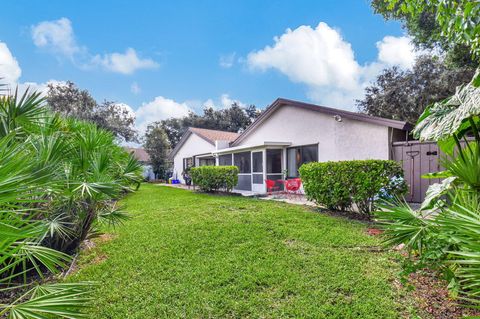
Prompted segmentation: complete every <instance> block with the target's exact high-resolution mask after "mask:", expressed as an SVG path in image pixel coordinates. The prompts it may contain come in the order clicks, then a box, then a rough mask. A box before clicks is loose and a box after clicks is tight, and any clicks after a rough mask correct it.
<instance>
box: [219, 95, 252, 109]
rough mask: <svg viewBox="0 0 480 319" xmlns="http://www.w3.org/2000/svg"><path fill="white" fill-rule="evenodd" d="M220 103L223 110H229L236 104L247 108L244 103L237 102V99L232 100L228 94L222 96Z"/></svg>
mask: <svg viewBox="0 0 480 319" xmlns="http://www.w3.org/2000/svg"><path fill="white" fill-rule="evenodd" d="M220 103H221V106H222V108H229V107H230V106H232V104H234V103H236V104H237V105H239V106H241V107H245V106H246V105H245V103H242V102H240V101H239V100H235V99H232V98H230V95H228V94H226V93H225V94H222V96H221V97H220Z"/></svg>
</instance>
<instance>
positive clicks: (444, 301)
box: [408, 270, 480, 319]
mask: <svg viewBox="0 0 480 319" xmlns="http://www.w3.org/2000/svg"><path fill="white" fill-rule="evenodd" d="M408 284H409V285H412V286H413V287H414V289H413V291H412V295H413V298H414V300H415V306H416V308H417V309H418V311H419V314H420V316H421V318H435V319H456V318H463V317H468V316H475V317H477V316H480V311H479V310H476V309H472V308H467V307H466V305H462V304H461V301H459V300H455V299H453V298H451V297H450V295H449V292H448V289H447V282H446V281H444V280H442V279H439V278H438V276H437V274H436V273H435V272H433V271H429V270H422V271H418V272H416V273H413V274H410V275H409V276H408Z"/></svg>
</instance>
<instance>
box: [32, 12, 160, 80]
mask: <svg viewBox="0 0 480 319" xmlns="http://www.w3.org/2000/svg"><path fill="white" fill-rule="evenodd" d="M31 30H32V39H33V43H34V44H35V45H36V46H37V47H39V48H44V49H46V50H50V51H52V52H53V53H55V54H57V55H59V56H63V57H67V58H69V59H70V60H71V61H72V62H73V63H74V64H75V65H77V66H79V67H81V68H83V69H90V68H92V67H97V66H99V67H102V68H103V69H105V70H108V71H111V72H116V73H121V74H132V73H134V72H135V71H137V70H141V69H155V68H157V67H158V66H159V65H158V63H157V62H155V61H154V60H152V59H149V58H140V57H139V56H138V55H137V52H136V51H135V49H133V48H127V49H126V50H125V53H120V52H112V53H106V54H103V55H100V54H91V53H89V52H88V49H87V48H86V47H83V46H80V45H79V44H78V43H77V41H76V40H75V34H74V31H73V27H72V23H71V21H70V20H69V19H67V18H61V19H59V20H53V21H43V22H40V23H39V24H37V25H34V26H32V28H31Z"/></svg>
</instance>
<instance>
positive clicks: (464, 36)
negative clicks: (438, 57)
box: [372, 0, 480, 67]
mask: <svg viewBox="0 0 480 319" xmlns="http://www.w3.org/2000/svg"><path fill="white" fill-rule="evenodd" d="M372 7H373V9H374V10H375V13H379V14H381V15H382V16H383V17H384V18H385V19H387V20H389V19H393V20H399V21H401V22H402V23H403V27H404V28H405V29H406V30H407V32H408V34H409V35H410V36H411V37H412V40H413V43H414V44H415V45H416V46H417V47H418V48H421V49H438V48H440V49H441V50H442V51H444V52H446V60H445V62H446V63H449V64H451V65H453V66H460V67H461V66H477V65H478V64H479V62H480V56H479V54H478V53H479V42H478V34H479V33H480V30H478V27H477V26H478V25H479V24H480V5H479V3H478V2H474V1H471V0H460V1H459V0H441V1H440V0H433V1H428V2H427V1H425V0H372ZM449 16H455V18H454V19H448V17H449ZM457 27H458V30H460V29H462V32H456V31H455V30H457Z"/></svg>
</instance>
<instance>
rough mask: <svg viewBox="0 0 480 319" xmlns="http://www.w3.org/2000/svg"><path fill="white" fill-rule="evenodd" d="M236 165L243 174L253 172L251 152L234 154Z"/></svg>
mask: <svg viewBox="0 0 480 319" xmlns="http://www.w3.org/2000/svg"><path fill="white" fill-rule="evenodd" d="M233 162H234V163H235V164H234V165H235V166H237V167H238V169H239V171H240V173H241V174H249V173H251V167H250V166H251V161H250V152H242V153H235V154H233Z"/></svg>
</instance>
